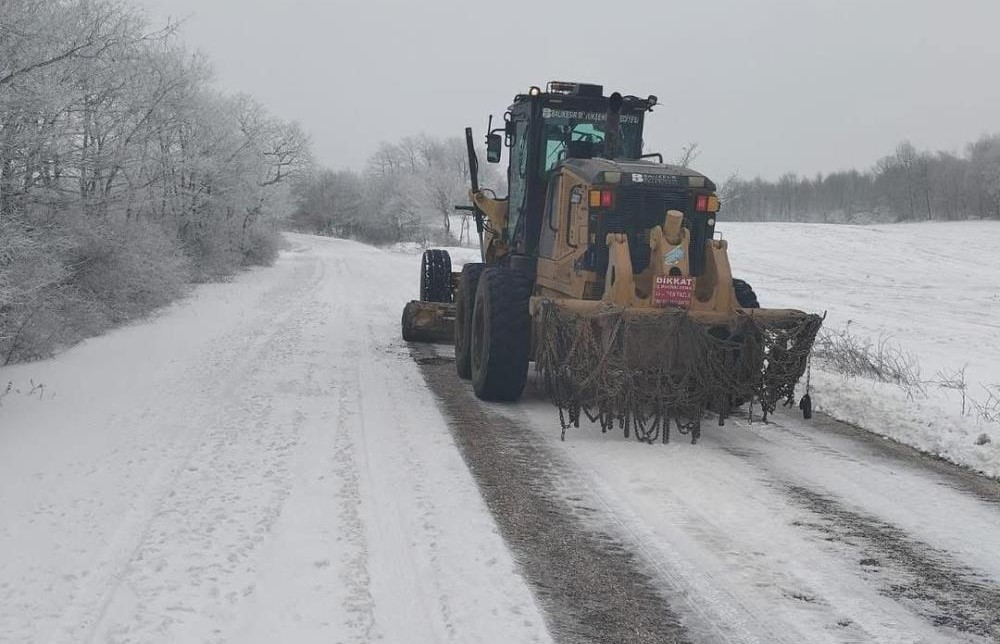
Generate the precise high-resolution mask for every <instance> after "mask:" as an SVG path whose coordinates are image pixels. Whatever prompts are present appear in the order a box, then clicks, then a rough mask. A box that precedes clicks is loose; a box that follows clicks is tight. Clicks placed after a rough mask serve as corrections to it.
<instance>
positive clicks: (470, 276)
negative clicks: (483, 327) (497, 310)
mask: <svg viewBox="0 0 1000 644" xmlns="http://www.w3.org/2000/svg"><path fill="white" fill-rule="evenodd" d="M485 268H486V266H485V265H484V264H478V263H473V264H466V265H465V266H463V267H462V276H461V277H460V278H459V280H458V291H457V292H456V293H455V370H456V371H458V377H459V378H463V379H465V380H468V379H469V378H471V377H472V310H473V308H474V307H475V305H476V287H477V286H478V285H479V276H480V275H482V273H483V269H485Z"/></svg>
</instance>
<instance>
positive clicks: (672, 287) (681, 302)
mask: <svg viewBox="0 0 1000 644" xmlns="http://www.w3.org/2000/svg"><path fill="white" fill-rule="evenodd" d="M693 293H694V278H693V277H671V276H669V275H658V276H657V277H656V281H655V282H654V284H653V306H679V307H681V308H683V309H686V308H687V307H688V306H689V305H690V304H691V295H692V294H693Z"/></svg>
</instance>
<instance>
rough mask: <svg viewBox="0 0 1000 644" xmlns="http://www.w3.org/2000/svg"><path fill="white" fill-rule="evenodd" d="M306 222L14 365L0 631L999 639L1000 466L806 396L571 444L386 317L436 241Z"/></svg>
mask: <svg viewBox="0 0 1000 644" xmlns="http://www.w3.org/2000/svg"><path fill="white" fill-rule="evenodd" d="M839 230H843V231H850V230H851V229H847V228H844V229H838V231H839ZM998 230H1000V229H998ZM815 232H816V236H818V235H819V233H820V231H815ZM751 233H752V230H751V229H750V228H747V229H745V234H746V235H750V234H751ZM291 240H292V243H293V245H294V246H295V250H294V251H293V252H289V253H285V254H284V255H283V256H282V259H281V260H280V261H279V262H278V264H277V265H276V266H275V267H274V268H271V269H266V270H260V271H255V272H253V273H250V274H248V275H244V276H242V277H240V278H239V279H237V280H236V281H235V282H234V283H231V284H226V285H213V286H207V287H202V288H200V289H199V290H198V291H197V293H196V295H195V296H194V297H192V298H189V299H188V300H187V301H185V302H183V303H181V304H179V305H177V306H175V307H172V308H171V309H170V310H168V311H166V312H165V313H164V314H163V315H161V316H160V317H159V318H158V319H155V320H152V321H150V322H148V323H145V324H141V325H136V326H134V327H130V328H127V329H123V330H120V331H117V332H115V333H112V334H109V335H108V336H106V337H104V338H100V339H96V340H92V341H89V342H87V343H85V344H83V345H81V346H79V347H77V348H75V349H73V350H71V351H69V352H67V353H65V354H63V355H61V356H60V357H58V358H57V359H54V360H49V361H46V362H43V363H38V364H33V365H24V366H20V367H16V368H6V369H3V371H0V376H2V379H3V381H4V382H5V383H6V382H7V381H8V380H9V381H12V382H14V385H15V389H16V392H14V393H11V394H9V395H7V396H5V397H4V398H3V399H2V400H0V405H2V406H0V641H2V642H8V641H9V642H233V643H242V642H279V641H281V642H319V641H323V642H369V641H372V642H373V641H383V642H390V643H396V642H400V643H411V642H412V643H422V642H497V643H500V642H504V643H506V642H547V641H553V640H554V641H559V642H572V643H573V644H576V643H577V642H703V643H714V642H740V643H750V642H759V643H762V644H771V643H781V642H787V643H789V644H791V643H795V644H799V643H802V642H820V643H823V642H830V643H837V644H846V643H857V642H891V643H899V644H902V643H913V644H916V643H926V644H937V643H945V642H990V641H997V640H1000V538H998V536H997V535H1000V486H998V485H997V484H996V483H994V482H991V481H988V480H987V479H983V478H980V477H977V476H975V475H971V474H968V473H966V472H963V471H959V470H957V468H953V467H952V466H949V465H946V464H942V463H939V462H937V461H930V460H928V459H926V458H925V457H920V456H918V455H915V454H914V453H912V452H910V451H908V450H906V449H905V448H900V447H896V446H895V445H894V444H888V445H887V444H886V443H885V441H883V440H882V439H879V438H873V437H871V436H870V435H868V434H866V433H864V432H859V431H856V430H851V429H849V428H845V427H844V426H841V425H838V424H837V423H833V422H831V421H829V420H826V419H822V418H820V419H818V420H817V421H815V422H813V423H804V422H803V421H801V420H800V419H798V418H796V417H795V416H792V415H781V416H779V417H778V418H777V422H776V423H773V424H771V425H767V426H764V425H760V424H755V425H753V426H750V427H748V426H746V424H745V423H739V422H737V421H736V420H735V419H734V420H731V421H730V422H729V423H728V424H727V426H726V427H724V428H718V427H715V426H714V425H713V424H711V423H708V422H706V423H705V426H704V427H703V436H702V440H701V441H700V442H699V444H698V445H693V446H692V445H690V444H688V443H687V441H686V440H684V438H683V437H680V436H675V437H674V441H673V442H672V443H670V444H669V445H653V446H649V445H644V444H640V443H636V442H634V441H626V440H624V439H623V438H621V437H620V436H619V435H616V434H607V435H602V434H601V433H600V431H598V430H595V429H593V428H584V429H582V430H571V431H570V432H569V433H568V435H567V440H566V441H565V442H560V441H559V427H558V420H557V416H556V414H555V412H554V410H553V409H552V408H551V407H550V406H549V405H548V404H546V403H545V402H544V401H543V400H541V399H540V397H539V396H538V394H537V391H535V390H533V389H530V388H529V391H528V392H527V393H526V398H525V400H524V401H523V402H522V403H521V404H518V405H489V404H483V403H480V402H478V401H476V400H475V399H474V398H473V397H472V396H471V394H470V391H469V386H468V384H467V383H465V382H460V381H458V380H457V378H456V377H455V376H454V366H453V364H452V363H451V362H450V350H449V349H448V348H447V347H430V346H413V347H411V346H408V345H406V344H405V343H403V342H402V341H401V340H400V339H399V330H398V329H399V327H398V320H399V313H400V311H401V310H402V305H403V304H404V303H405V301H406V300H408V299H410V298H411V297H412V296H413V295H414V294H415V291H416V281H417V267H418V266H419V255H414V254H405V253H387V252H382V251H377V250H374V249H371V248H368V247H364V246H361V245H358V244H353V243H350V242H343V241H337V240H328V239H318V238H312V237H303V236H291ZM817 243H818V242H817ZM734 256H736V257H738V255H736V253H734ZM734 264H735V265H736V267H737V270H739V263H738V261H737V260H734ZM800 268H803V272H804V273H807V274H808V273H809V270H810V269H809V267H802V266H800ZM812 270H813V273H812V274H816V270H817V267H813V268H812ZM832 270H836V268H834V269H832ZM803 279H808V278H803ZM904 281H905V280H904ZM789 285H790V286H789V288H788V289H786V290H784V291H782V290H780V287H781V285H780V284H778V285H777V286H776V287H775V289H774V290H773V291H771V292H770V294H765V293H764V292H762V293H761V298H762V300H765V301H767V300H772V303H775V302H773V300H774V299H775V297H776V296H777V297H788V298H789V299H792V297H794V295H795V294H794V293H792V292H791V289H792V288H793V287H796V283H794V282H790V283H789ZM852 288H857V284H855V285H854V286H852ZM758 290H759V291H765V289H764V288H760V287H759V288H758ZM929 292H931V293H937V291H934V290H933V289H932V290H931V291H929ZM812 295H813V294H812V292H811V291H810V292H803V293H802V294H801V297H812ZM775 304H779V305H780V303H775ZM831 308H832V307H831ZM861 308H865V307H861ZM860 314H861V315H862V317H863V314H864V311H863V310H862V311H860ZM896 315H897V318H896V319H903V318H904V317H905V314H902V313H900V314H896ZM975 328H976V326H975V325H974V324H972V323H968V324H966V325H964V326H962V327H961V330H962V333H973V332H974V331H975ZM958 358H959V359H961V356H958ZM989 368H990V366H989V364H988V363H987V362H983V361H979V362H977V363H976V369H977V370H978V371H977V373H983V374H988V373H989V372H988V369H989ZM986 377H989V376H986ZM32 383H34V385H38V387H37V388H36V389H35V390H34V393H31V390H32ZM928 431H931V430H928ZM989 455H990V453H989V452H985V453H984V455H983V458H988V457H989ZM550 634H551V635H550Z"/></svg>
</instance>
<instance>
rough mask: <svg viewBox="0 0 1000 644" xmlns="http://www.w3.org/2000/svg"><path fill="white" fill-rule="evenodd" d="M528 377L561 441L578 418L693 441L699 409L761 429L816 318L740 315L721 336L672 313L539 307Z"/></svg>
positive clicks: (647, 437)
mask: <svg viewBox="0 0 1000 644" xmlns="http://www.w3.org/2000/svg"><path fill="white" fill-rule="evenodd" d="M540 315H541V319H540V333H539V342H538V347H537V349H538V350H537V355H536V369H537V371H538V372H539V374H540V375H541V380H542V386H543V389H544V390H545V392H546V394H547V395H548V396H549V397H550V398H551V399H552V401H553V403H555V405H556V406H557V407H558V408H559V421H560V424H561V426H562V437H563V439H565V437H566V430H567V429H568V428H569V427H579V426H580V420H581V418H582V417H585V418H587V419H588V420H590V421H591V422H592V423H597V424H599V425H600V427H601V430H602V431H603V432H607V431H609V430H611V429H614V427H615V426H616V425H617V426H618V428H619V429H621V430H623V431H624V434H625V437H626V438H628V437H630V436H631V435H634V436H635V438H636V439H638V440H640V441H643V442H646V443H654V442H656V441H659V440H662V441H663V442H664V443H666V442H668V441H669V439H670V429H671V425H673V426H674V427H675V428H676V430H677V432H678V433H680V434H682V435H690V436H691V442H692V443H694V442H697V441H698V438H699V436H700V435H701V419H702V416H703V415H704V413H705V411H706V410H709V411H713V412H715V413H716V414H718V418H719V424H720V425H721V424H723V422H724V420H725V418H726V417H727V416H729V414H730V411H731V410H732V409H733V408H735V407H737V406H739V405H741V404H744V403H750V405H751V408H752V406H753V405H759V406H760V408H761V410H762V412H763V416H764V420H765V421H766V420H767V416H768V414H771V413H773V412H774V410H775V408H776V406H777V404H778V401H779V400H782V399H784V400H785V401H786V403H791V402H792V401H794V397H795V386H796V383H797V382H798V380H799V378H800V377H801V376H802V374H803V373H804V372H805V369H806V366H807V364H808V360H809V354H810V351H811V349H812V345H813V342H814V341H815V339H816V334H817V332H818V331H819V328H820V325H821V324H822V323H823V318H822V317H820V316H818V315H803V316H801V317H798V318H795V319H794V320H791V321H789V320H783V321H782V322H781V323H775V322H771V321H768V320H767V319H766V318H763V317H756V316H752V315H741V316H737V317H736V318H735V319H734V322H733V325H732V326H731V327H730V328H728V329H720V328H717V327H711V328H710V327H707V326H705V325H703V324H699V323H698V322H696V321H694V320H693V319H691V318H690V317H689V316H688V315H686V314H683V313H680V312H677V313H676V314H664V315H649V314H644V315H636V314H631V315H630V314H629V311H628V310H627V309H624V308H620V307H613V306H610V305H608V306H606V307H605V308H604V309H602V310H601V311H599V312H597V313H591V314H580V313H575V312H572V311H569V310H566V309H565V308H561V307H559V306H557V305H556V304H554V303H553V302H551V301H548V302H543V303H542V306H541V311H540Z"/></svg>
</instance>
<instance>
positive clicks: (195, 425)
mask: <svg viewBox="0 0 1000 644" xmlns="http://www.w3.org/2000/svg"><path fill="white" fill-rule="evenodd" d="M293 276H294V277H295V278H298V279H297V280H296V282H295V283H296V284H297V286H296V287H295V288H292V289H278V290H277V291H276V293H277V294H278V297H269V296H273V295H275V292H269V293H268V294H266V295H264V296H263V297H262V298H261V299H262V302H263V303H264V304H265V306H266V307H267V308H268V309H269V310H272V311H274V312H275V313H276V314H277V315H276V316H275V317H271V318H267V317H266V316H260V318H259V319H258V320H257V321H256V322H257V325H256V326H254V327H253V328H252V331H251V333H250V335H249V337H247V330H246V329H237V330H236V331H234V332H232V333H230V334H228V335H227V336H226V338H225V339H224V340H223V341H222V342H221V343H218V344H217V345H216V347H215V348H214V350H213V351H212V353H211V354H210V355H209V356H207V357H206V358H205V359H204V360H203V361H201V362H200V363H199V364H198V365H196V366H195V369H194V373H193V374H191V375H192V381H193V382H195V383H200V388H201V392H200V393H201V395H202V396H205V397H210V398H213V399H217V400H222V401H226V400H228V399H231V398H233V397H234V396H236V392H237V391H238V389H239V387H240V386H241V385H242V384H243V383H244V382H245V380H246V379H248V378H249V377H251V376H252V374H254V373H256V372H257V371H259V370H260V369H261V368H262V365H261V362H262V360H261V359H262V357H263V356H264V354H266V353H267V352H268V351H271V350H273V348H274V347H273V345H274V344H275V343H276V340H277V339H278V338H280V337H281V336H282V334H286V333H287V328H286V325H288V324H292V323H294V321H295V316H296V315H297V314H299V313H300V311H299V310H298V307H295V306H294V304H295V303H296V302H299V301H302V299H303V298H302V297H301V296H302V293H303V292H304V291H306V290H307V289H309V288H310V287H311V286H312V285H314V284H315V283H316V282H318V281H319V280H320V279H322V265H321V263H320V262H317V261H315V260H311V261H309V262H308V263H307V264H306V265H305V266H304V267H303V268H302V269H299V270H297V271H295V273H293ZM299 280H301V281H299ZM263 322H267V324H266V325H265V324H262V323H263ZM248 349H249V350H248ZM220 372H221V373H220ZM220 375H221V377H220ZM187 384H188V385H190V384H191V383H187ZM184 390H191V388H190V387H187V388H184ZM168 402H169V401H168ZM203 410H204V411H202V412H201V413H200V414H197V415H196V416H194V417H193V418H190V419H185V420H184V421H183V422H184V424H185V425H187V430H186V431H185V432H184V434H183V435H182V437H181V439H180V440H179V441H178V443H177V445H176V447H174V449H173V453H170V454H167V455H159V458H158V459H157V463H156V466H155V469H154V471H153V474H152V476H151V477H150V479H151V482H150V484H149V486H148V489H147V491H146V492H144V493H143V498H141V499H137V500H136V501H135V502H134V503H133V504H132V510H131V511H130V512H129V514H128V515H126V516H125V517H124V518H123V520H122V521H121V523H120V524H119V527H118V529H117V530H116V532H115V534H114V536H113V538H112V539H111V540H110V541H109V543H108V545H107V547H106V548H105V549H104V552H102V554H101V556H100V557H99V558H98V560H97V562H98V563H97V565H96V566H95V568H94V570H93V571H92V573H91V574H89V575H87V576H86V577H84V578H81V579H80V580H79V581H78V583H77V585H76V588H75V589H74V591H73V593H72V599H71V604H70V605H69V606H68V607H67V608H66V609H65V611H64V612H63V616H62V619H61V621H60V626H59V627H57V628H56V629H55V631H54V632H53V634H52V638H51V640H50V641H52V642H61V641H69V642H74V643H75V642H91V641H94V639H95V637H97V635H98V632H99V630H100V628H101V627H102V624H103V622H104V621H105V619H106V617H107V615H108V611H109V608H110V607H111V604H112V602H113V601H114V600H115V598H116V595H117V594H118V593H119V591H120V590H121V589H123V587H125V586H123V585H124V584H125V581H126V579H128V578H129V576H130V574H131V573H132V572H133V567H134V566H133V565H134V564H135V563H136V562H140V564H142V562H143V554H144V553H143V551H144V549H146V548H149V547H150V546H153V547H154V551H150V552H149V553H147V554H152V552H155V543H154V536H155V535H154V532H155V530H154V526H155V524H156V522H157V521H162V520H165V519H166V517H167V515H170V514H175V516H181V515H183V513H181V515H176V513H175V512H174V510H171V508H175V509H176V506H177V503H178V502H182V500H181V499H177V498H176V489H177V487H178V486H179V484H180V483H181V482H182V480H183V477H184V476H185V473H186V472H189V471H190V469H189V466H190V463H191V462H192V459H194V458H196V455H197V454H198V452H199V449H204V448H205V445H206V443H205V441H206V440H209V439H210V438H211V437H212V434H211V432H206V429H205V428H206V426H209V427H211V426H215V425H219V424H225V423H224V419H225V418H226V414H225V412H226V411H227V410H225V409H220V408H219V407H217V406H215V407H213V406H205V407H203ZM168 411H169V412H170V413H174V414H181V413H183V411H182V410H180V409H175V408H172V409H169V410H167V409H160V410H155V413H154V416H155V415H159V416H163V415H164V414H165V413H167V412H168ZM228 411H230V412H232V411H233V410H232V409H230V410H228ZM243 411H249V412H250V415H251V417H254V416H257V417H259V416H260V415H261V414H262V413H264V412H265V411H266V410H265V409H264V408H262V407H260V406H259V405H258V404H256V403H255V404H254V405H250V406H248V407H245V408H244V409H243ZM239 413H240V412H239V410H237V417H242V416H240V415H239ZM147 422H148V421H147ZM220 440H223V439H222V438H220V436H219V435H216V436H215V437H214V441H215V442H214V445H215V448H216V449H221V448H224V444H223V443H220V442H219V441H220ZM168 523H169V522H168ZM157 538H158V539H159V541H158V542H159V543H166V540H165V539H164V538H163V537H162V535H160V536H159V537H157ZM157 572H158V571H157ZM127 589H128V592H129V593H132V592H134V590H135V589H134V587H133V584H131V583H130V584H129V585H128V586H127ZM130 601H131V600H130ZM140 607H141V606H137V608H140ZM163 621H164V622H168V623H169V622H171V621H172V620H171V619H170V618H169V617H165V618H164V619H163ZM111 628H112V630H115V631H117V632H118V635H113V634H112V633H109V634H108V639H111V638H117V637H119V636H124V633H123V631H122V627H121V625H112V626H111ZM112 641H114V640H112Z"/></svg>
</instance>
